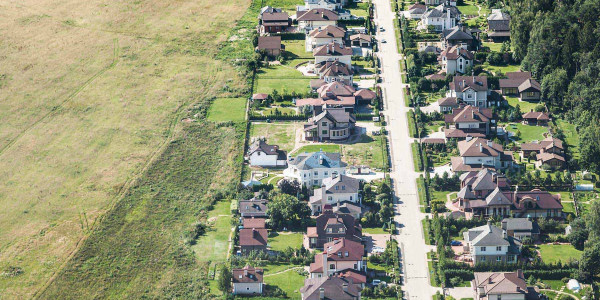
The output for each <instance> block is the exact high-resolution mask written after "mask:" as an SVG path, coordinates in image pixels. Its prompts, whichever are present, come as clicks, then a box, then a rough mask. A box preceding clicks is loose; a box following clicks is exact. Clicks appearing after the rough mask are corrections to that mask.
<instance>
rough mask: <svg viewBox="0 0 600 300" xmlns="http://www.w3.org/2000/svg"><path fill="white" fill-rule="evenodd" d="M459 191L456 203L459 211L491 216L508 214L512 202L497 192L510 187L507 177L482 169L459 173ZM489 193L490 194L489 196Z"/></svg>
mask: <svg viewBox="0 0 600 300" xmlns="http://www.w3.org/2000/svg"><path fill="white" fill-rule="evenodd" d="M459 178H460V191H459V192H458V194H457V195H456V200H457V201H456V203H455V205H456V206H458V208H459V209H460V211H463V212H470V213H476V214H478V215H479V214H483V215H492V216H497V215H498V216H509V215H510V209H511V205H512V203H510V202H509V201H508V199H505V198H506V197H503V196H502V195H500V194H498V192H500V191H505V190H509V189H510V185H509V181H508V179H507V178H506V177H505V176H504V175H501V174H499V173H496V172H493V171H490V170H488V169H483V170H480V171H471V172H467V173H463V174H462V175H460V177H459ZM490 195H491V196H490Z"/></svg>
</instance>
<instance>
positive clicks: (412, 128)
mask: <svg viewBox="0 0 600 300" xmlns="http://www.w3.org/2000/svg"><path fill="white" fill-rule="evenodd" d="M406 116H407V119H408V133H409V135H410V136H411V137H414V138H416V137H417V124H416V123H415V113H414V112H413V111H412V110H409V111H408V112H406Z"/></svg>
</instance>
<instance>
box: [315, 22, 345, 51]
mask: <svg viewBox="0 0 600 300" xmlns="http://www.w3.org/2000/svg"><path fill="white" fill-rule="evenodd" d="M344 37H346V30H345V29H344V28H342V27H338V26H335V25H327V26H325V27H317V28H315V29H313V30H312V31H311V32H310V33H309V34H307V35H306V51H312V50H313V49H314V48H316V47H319V46H322V45H326V44H329V43H338V44H340V45H343V44H344Z"/></svg>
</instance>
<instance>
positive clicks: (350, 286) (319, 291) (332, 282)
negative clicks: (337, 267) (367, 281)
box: [300, 276, 362, 300]
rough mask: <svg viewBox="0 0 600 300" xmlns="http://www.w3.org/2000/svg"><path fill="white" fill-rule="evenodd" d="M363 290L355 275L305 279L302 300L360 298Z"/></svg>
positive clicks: (351, 299)
mask: <svg viewBox="0 0 600 300" xmlns="http://www.w3.org/2000/svg"><path fill="white" fill-rule="evenodd" d="M361 290H362V285H361V284H359V283H355V282H354V278H353V277H342V276H325V277H319V278H307V279H305V280H304V286H303V287H302V288H300V294H301V295H302V300H360V291H361Z"/></svg>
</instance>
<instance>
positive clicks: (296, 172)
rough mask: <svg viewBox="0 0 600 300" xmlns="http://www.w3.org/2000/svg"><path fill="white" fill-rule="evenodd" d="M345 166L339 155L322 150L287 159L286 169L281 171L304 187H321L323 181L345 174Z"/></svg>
mask: <svg viewBox="0 0 600 300" xmlns="http://www.w3.org/2000/svg"><path fill="white" fill-rule="evenodd" d="M347 166H348V164H346V163H345V162H343V161H342V160H341V155H340V154H339V153H330V152H323V150H320V151H319V152H312V153H307V152H303V153H300V154H298V155H297V156H296V157H291V158H289V159H288V168H287V169H285V170H284V171H283V175H284V176H285V177H286V178H289V179H294V180H297V181H298V182H300V183H301V184H303V185H305V186H314V185H316V186H321V185H322V183H323V179H327V178H331V177H333V176H337V175H344V174H346V167H347Z"/></svg>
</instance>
